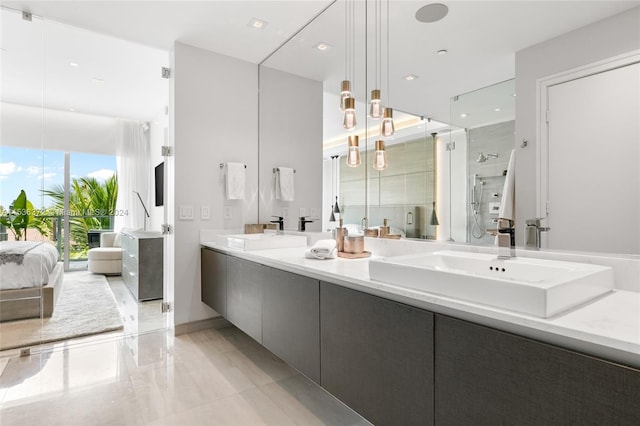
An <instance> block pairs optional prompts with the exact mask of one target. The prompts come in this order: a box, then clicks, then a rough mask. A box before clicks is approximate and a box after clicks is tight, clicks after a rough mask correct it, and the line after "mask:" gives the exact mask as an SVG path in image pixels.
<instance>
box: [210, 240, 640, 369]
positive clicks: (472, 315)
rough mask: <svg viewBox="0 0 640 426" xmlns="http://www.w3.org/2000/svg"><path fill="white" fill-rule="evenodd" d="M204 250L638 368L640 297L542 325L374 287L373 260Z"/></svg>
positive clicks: (623, 295)
mask: <svg viewBox="0 0 640 426" xmlns="http://www.w3.org/2000/svg"><path fill="white" fill-rule="evenodd" d="M202 245H203V246H206V247H210V248H214V249H216V250H219V251H221V252H224V253H227V254H230V255H233V256H236V257H239V258H243V259H247V260H251V261H254V262H257V263H261V264H263V265H266V266H271V267H274V268H278V269H282V270H285V271H289V272H293V273H297V274H301V275H306V276H309V277H312V278H315V279H319V280H323V281H326V282H330V283H334V284H339V285H342V286H344V287H348V288H352V289H355V290H359V291H363V292H366V293H369V294H373V295H377V296H381V297H385V298H387V299H390V300H395V301H398V302H401V303H405V304H407V305H412V306H415V307H419V308H423V309H426V310H429V311H431V312H436V313H440V314H444V315H449V316H452V317H456V318H460V319H464V320H468V321H472V322H475V323H478V324H482V325H486V326H489V327H493V328H496V329H499V330H504V331H508V332H512V333H514V334H519V335H522V336H526V337H529V338H532V339H536V340H540V341H544V342H548V343H551V344H555V345H558V346H561V347H565V348H568V349H573V350H576V351H579V352H583V353H586V354H590V355H594V356H598V357H601V358H604V359H608V360H611V361H614V362H620V363H622V364H625V365H630V366H634V367H637V368H640V293H637V292H633V291H626V290H614V291H613V292H611V293H609V294H607V295H605V296H602V297H600V298H598V299H596V300H594V301H591V302H589V303H587V304H585V305H582V306H581V307H578V308H574V309H572V310H569V311H567V312H564V313H562V314H560V315H557V316H555V317H551V318H547V319H544V318H538V317H533V316H529V315H523V314H519V313H517V312H511V311H507V310H503V309H498V308H493V307H491V306H486V305H479V304H475V303H471V302H465V301H462V300H457V299H452V298H447V297H444V296H439V295H436V294H432V293H425V292H420V291H414V290H411V289H406V288H401V287H397V286H394V285H391V284H386V283H382V282H377V281H372V280H371V279H370V278H369V259H343V258H337V259H331V260H316V259H307V258H305V257H304V252H305V248H301V247H299V248H286V249H275V250H254V251H242V250H237V249H230V248H228V247H225V246H222V245H220V244H216V243H209V242H203V243H202ZM372 257H375V255H374V256H372Z"/></svg>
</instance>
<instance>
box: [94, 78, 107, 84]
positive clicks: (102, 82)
mask: <svg viewBox="0 0 640 426" xmlns="http://www.w3.org/2000/svg"><path fill="white" fill-rule="evenodd" d="M91 81H93V82H94V83H96V84H104V79H102V78H92V79H91Z"/></svg>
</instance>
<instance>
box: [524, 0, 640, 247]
mask: <svg viewBox="0 0 640 426" xmlns="http://www.w3.org/2000/svg"><path fill="white" fill-rule="evenodd" d="M637 49H640V8H634V9H631V10H630V11H627V12H624V13H621V14H619V15H615V16H613V17H611V18H608V19H605V20H602V21H599V22H596V23H594V24H592V25H588V26H586V27H583V28H580V29H577V30H575V31H572V32H569V33H567V34H564V35H561V36H559V37H556V38H554V39H551V40H548V41H546V42H544V43H540V44H537V45H535V46H532V47H529V48H527V49H524V50H521V51H519V52H516V93H517V97H516V117H517V118H516V144H515V148H516V156H517V157H516V164H517V171H516V191H517V194H516V198H517V203H516V226H517V227H518V230H521V229H523V226H524V223H525V220H526V219H528V218H533V217H536V167H537V166H536V149H537V145H538V141H539V135H538V134H537V132H538V123H537V121H536V120H537V118H536V112H537V105H536V102H537V96H538V94H537V91H536V90H537V89H536V81H537V80H538V79H541V78H543V77H547V76H550V75H553V74H557V73H559V72H562V71H566V70H570V69H573V68H576V67H579V66H583V65H587V64H591V63H594V62H597V61H600V60H603V59H607V58H611V57H613V56H617V55H620V54H623V53H627V52H631V51H634V50H637ZM523 139H526V140H528V143H529V144H528V146H527V148H521V147H520V144H521V141H522V140H523ZM516 235H517V238H518V241H517V242H518V244H522V243H523V232H517V233H516Z"/></svg>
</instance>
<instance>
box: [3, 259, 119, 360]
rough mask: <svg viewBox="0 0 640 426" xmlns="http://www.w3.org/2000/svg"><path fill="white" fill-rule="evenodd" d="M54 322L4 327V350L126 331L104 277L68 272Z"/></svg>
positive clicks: (27, 321)
mask: <svg viewBox="0 0 640 426" xmlns="http://www.w3.org/2000/svg"><path fill="white" fill-rule="evenodd" d="M59 297H60V299H59V300H58V303H57V304H56V306H55V308H54V310H53V315H52V316H51V317H50V318H43V319H40V318H32V319H25V320H18V321H9V322H3V323H0V350H6V349H14V348H21V347H25V346H33V345H37V344H40V343H49V342H56V341H59V340H66V339H72V338H75V337H82V336H89V335H92V334H98V333H104V332H107V331H115V330H121V329H122V328H123V323H122V318H121V316H120V311H119V310H118V306H117V305H116V301H115V297H114V296H113V293H112V292H111V289H110V288H109V284H108V283H107V279H106V278H105V277H104V276H103V275H95V274H92V273H91V272H86V271H82V272H67V273H65V276H64V282H63V285H62V293H60V296H59Z"/></svg>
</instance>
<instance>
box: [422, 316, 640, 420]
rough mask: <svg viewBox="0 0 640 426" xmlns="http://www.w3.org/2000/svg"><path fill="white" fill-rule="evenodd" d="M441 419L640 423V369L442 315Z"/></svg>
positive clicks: (438, 340)
mask: <svg viewBox="0 0 640 426" xmlns="http://www.w3.org/2000/svg"><path fill="white" fill-rule="evenodd" d="M435 330H436V331H435V392H436V399H435V402H436V405H435V411H436V418H435V419H436V424H438V425H462V424H473V425H498V424H518V425H578V424H593V425H637V424H639V423H638V422H639V421H640V371H638V370H634V369H631V368H627V367H623V366H620V365H617V364H613V363H610V362H607V361H602V360H599V359H596V358H592V357H589V356H586V355H582V354H579V353H576V352H572V351H569V350H565V349H561V348H558V347H554V346H550V345H547V344H544V343H540V342H536V341H533V340H530V339H527V338H524V337H519V336H515V335H512V334H509V333H505V332H502V331H497V330H493V329H490V328H487V327H484V326H480V325H476V324H472V323H469V322H466V321H462V320H457V319H453V318H450V317H446V316H443V315H436V328H435Z"/></svg>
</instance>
